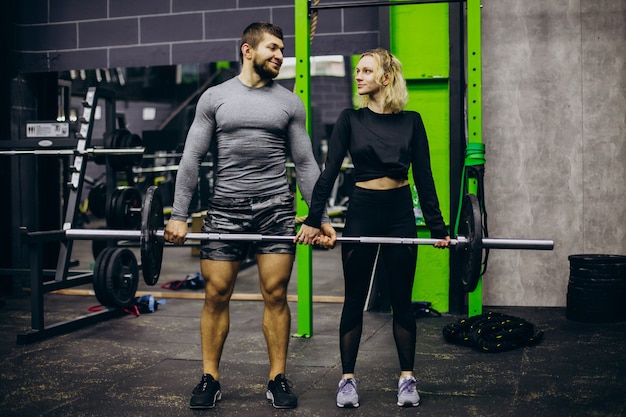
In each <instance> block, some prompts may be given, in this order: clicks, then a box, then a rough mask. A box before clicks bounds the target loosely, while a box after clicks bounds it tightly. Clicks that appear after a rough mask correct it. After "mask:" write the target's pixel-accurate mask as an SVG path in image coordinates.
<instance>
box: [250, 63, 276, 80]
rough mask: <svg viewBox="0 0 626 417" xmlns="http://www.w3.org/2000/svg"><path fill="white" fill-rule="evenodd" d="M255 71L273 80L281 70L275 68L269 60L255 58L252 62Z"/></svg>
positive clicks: (260, 75) (264, 77)
mask: <svg viewBox="0 0 626 417" xmlns="http://www.w3.org/2000/svg"><path fill="white" fill-rule="evenodd" d="M252 66H253V68H254V71H255V72H256V73H257V74H259V77H261V78H262V79H264V80H272V79H274V78H276V77H277V76H278V73H279V70H280V69H279V70H275V69H274V68H273V67H272V66H270V64H269V63H268V62H267V61H257V60H256V59H255V60H254V62H253V64H252Z"/></svg>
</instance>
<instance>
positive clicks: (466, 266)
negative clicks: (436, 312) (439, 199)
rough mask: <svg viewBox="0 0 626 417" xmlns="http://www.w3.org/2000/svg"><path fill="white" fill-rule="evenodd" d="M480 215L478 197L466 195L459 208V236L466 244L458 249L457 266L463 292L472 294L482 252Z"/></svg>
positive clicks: (477, 277)
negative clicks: (462, 237) (465, 240)
mask: <svg viewBox="0 0 626 417" xmlns="http://www.w3.org/2000/svg"><path fill="white" fill-rule="evenodd" d="M482 233H483V226H482V213H481V211H480V203H479V202H478V197H476V196H475V195H474V194H466V195H465V197H464V198H463V205H462V207H461V219H460V222H459V230H458V234H459V236H465V237H466V238H467V244H465V245H463V247H461V248H459V250H460V252H459V264H460V265H462V268H460V281H461V286H462V287H463V290H464V291H465V292H472V291H474V290H475V289H476V286H477V285H478V280H479V279H480V269H481V263H482V251H483V245H482V242H483V239H482Z"/></svg>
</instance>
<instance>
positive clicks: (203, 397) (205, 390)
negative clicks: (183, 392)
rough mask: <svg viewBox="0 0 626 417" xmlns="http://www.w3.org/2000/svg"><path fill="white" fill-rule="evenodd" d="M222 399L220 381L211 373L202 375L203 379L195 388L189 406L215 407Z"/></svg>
mask: <svg viewBox="0 0 626 417" xmlns="http://www.w3.org/2000/svg"><path fill="white" fill-rule="evenodd" d="M221 399H222V391H221V390H220V383H219V382H218V381H216V380H214V379H213V376H212V375H210V374H204V375H202V380H200V383H199V384H198V385H197V386H196V387H195V388H194V390H193V395H192V396H191V401H190V402H189V408H213V407H215V403H216V402H217V401H219V400H221Z"/></svg>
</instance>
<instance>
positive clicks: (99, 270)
mask: <svg viewBox="0 0 626 417" xmlns="http://www.w3.org/2000/svg"><path fill="white" fill-rule="evenodd" d="M93 273H94V275H93V288H94V293H95V294H96V298H97V299H98V302H99V303H100V304H102V305H104V306H107V307H119V308H126V307H129V306H130V305H132V304H133V302H134V301H135V294H136V292H137V287H138V286H139V266H138V265H137V258H136V257H135V254H134V253H133V252H132V251H131V250H130V249H128V248H105V249H104V250H103V251H102V252H101V253H100V255H98V259H97V260H96V264H95V267H94V272H93Z"/></svg>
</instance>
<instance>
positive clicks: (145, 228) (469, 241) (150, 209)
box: [64, 186, 554, 299]
mask: <svg viewBox="0 0 626 417" xmlns="http://www.w3.org/2000/svg"><path fill="white" fill-rule="evenodd" d="M163 225H164V218H163V202H162V197H161V192H160V190H159V188H158V187H156V186H151V187H149V188H148V189H147V190H146V195H145V197H144V200H143V204H142V206H141V226H140V227H141V229H140V230H107V229H71V228H70V229H66V230H64V234H65V238H66V239H69V240H114V239H117V240H129V241H137V240H139V242H140V248H141V269H142V275H143V279H144V281H145V282H146V284H147V285H150V286H152V285H156V283H157V282H158V279H159V275H160V272H161V263H162V260H163V248H164V246H165V241H164V238H163V235H164V230H163ZM458 232H459V233H458V236H457V237H456V238H454V239H451V241H450V246H452V247H455V249H456V251H457V253H458V254H459V264H460V265H461V267H462V268H460V270H461V274H460V275H461V277H460V281H461V285H462V287H463V289H464V290H465V291H466V292H471V291H474V289H475V288H476V285H477V284H478V281H479V279H480V269H481V263H482V250H483V248H484V249H531V250H533V249H534V250H552V249H553V248H554V241H553V240H545V239H508V238H488V237H483V236H482V233H483V228H482V216H481V210H480V205H479V202H478V199H477V197H476V196H475V195H473V194H467V195H466V196H465V197H464V199H463V202H462V209H461V218H460V223H459V230H458ZM187 239H192V240H199V241H216V240H222V241H247V242H253V241H267V242H292V241H293V240H294V236H272V235H262V234H250V233H241V234H239V233H237V234H234V233H188V234H187ZM438 241H439V239H432V238H406V237H370V236H358V237H355V236H340V237H337V242H339V243H362V244H392V245H393V244H400V245H433V244H435V243H436V242H438ZM107 255H108V258H109V259H114V260H115V262H116V263H119V262H121V263H122V266H121V267H118V268H117V269H124V268H123V267H124V266H125V265H126V266H128V265H130V268H126V269H130V272H128V271H126V272H125V273H124V274H125V275H124V277H123V279H122V281H124V279H126V280H129V279H130V280H132V279H133V276H134V275H135V274H134V271H132V269H133V268H132V266H133V263H132V262H130V261H126V262H124V258H120V259H122V261H120V259H118V257H115V256H114V257H111V254H109V253H108V254H107ZM120 256H121V255H120ZM99 258H100V256H99ZM104 258H105V259H106V258H107V256H104ZM110 269H111V268H107V267H100V268H95V269H94V270H101V271H105V272H106V271H108V270H110ZM102 279H105V278H102ZM124 285H125V286H126V287H128V288H131V289H132V288H134V289H136V288H137V287H136V284H134V283H132V282H131V283H130V284H129V283H126V284H124ZM99 287H100V288H105V289H107V288H108V290H107V291H111V288H113V287H115V285H100V286H99ZM113 298H114V299H115V297H113ZM127 298H128V297H125V299H127Z"/></svg>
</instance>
